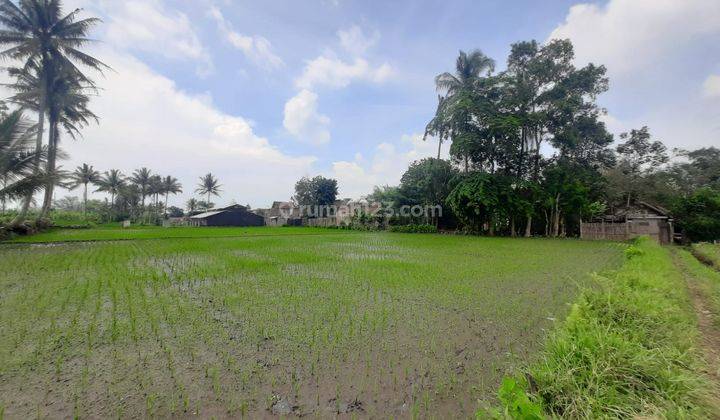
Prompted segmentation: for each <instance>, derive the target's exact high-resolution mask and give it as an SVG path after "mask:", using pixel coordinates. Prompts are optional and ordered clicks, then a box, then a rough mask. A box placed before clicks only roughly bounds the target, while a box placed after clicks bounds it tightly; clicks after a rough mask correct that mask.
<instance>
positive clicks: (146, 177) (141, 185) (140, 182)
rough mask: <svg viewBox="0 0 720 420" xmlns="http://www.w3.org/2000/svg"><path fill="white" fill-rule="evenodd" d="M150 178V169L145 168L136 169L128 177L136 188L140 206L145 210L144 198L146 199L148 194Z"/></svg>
mask: <svg viewBox="0 0 720 420" xmlns="http://www.w3.org/2000/svg"><path fill="white" fill-rule="evenodd" d="M152 177H153V175H152V173H151V172H150V169H148V168H145V167H143V168H140V169H136V170H135V171H133V173H132V175H131V176H130V182H132V183H133V184H135V185H136V186H137V187H138V191H139V192H140V196H141V197H142V199H141V200H142V203H141V204H142V207H143V208H145V197H147V196H148V194H149V193H150V186H151V183H152Z"/></svg>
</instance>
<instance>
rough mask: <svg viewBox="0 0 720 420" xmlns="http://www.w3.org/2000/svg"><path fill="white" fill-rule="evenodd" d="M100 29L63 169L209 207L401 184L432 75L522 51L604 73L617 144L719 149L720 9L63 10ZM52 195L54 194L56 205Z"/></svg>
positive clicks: (686, 3) (519, 5) (135, 0)
mask: <svg viewBox="0 0 720 420" xmlns="http://www.w3.org/2000/svg"><path fill="white" fill-rule="evenodd" d="M66 3H67V7H68V8H69V7H76V6H78V7H83V8H85V10H86V14H90V15H94V16H99V17H101V18H102V19H103V21H104V22H103V24H102V25H100V26H99V27H98V28H97V30H96V31H95V32H94V34H93V37H94V38H96V39H98V40H99V41H100V42H99V43H98V44H97V45H94V46H93V47H92V48H91V49H92V53H93V54H95V55H96V56H98V57H99V58H101V59H102V60H103V61H105V62H106V63H107V64H109V65H110V66H112V68H113V71H111V72H106V73H105V75H104V76H101V77H98V81H99V84H100V86H101V87H102V89H103V90H102V92H101V95H100V96H99V97H98V98H96V99H94V100H93V103H92V107H93V109H95V110H96V112H97V113H98V114H99V115H100V117H101V121H100V124H99V125H97V126H92V127H90V128H88V129H86V130H85V132H84V139H82V140H79V141H77V142H73V141H72V140H69V139H65V141H64V146H63V147H64V148H65V149H66V151H68V152H69V153H70V156H71V159H70V160H69V161H67V162H64V164H63V165H64V167H66V168H72V167H75V166H76V165H78V164H80V163H84V162H87V163H89V164H92V165H94V166H95V167H96V168H97V169H99V170H107V169H110V168H118V169H121V170H123V171H124V172H125V173H130V172H131V171H132V170H133V169H135V168H138V167H141V166H147V167H149V168H151V169H152V170H154V171H155V172H158V173H160V174H163V175H165V174H171V175H174V176H176V177H178V178H179V179H180V181H181V182H182V184H183V186H184V189H185V193H184V194H182V195H179V196H177V197H175V198H171V202H172V204H175V205H180V206H182V204H181V203H183V202H184V201H186V200H187V199H188V198H189V197H191V196H192V195H193V190H194V188H195V184H196V183H197V179H198V177H199V176H200V175H203V174H204V173H207V172H208V171H210V172H212V173H213V174H215V175H217V176H218V177H219V178H220V180H221V183H222V184H223V191H224V192H223V194H222V197H221V198H220V199H219V200H217V201H218V202H219V203H229V202H231V201H236V202H239V203H243V204H245V203H250V204H251V205H252V206H253V207H264V206H268V205H269V204H270V203H271V202H272V200H280V199H288V198H289V197H290V195H291V194H292V189H293V185H294V183H295V181H296V180H297V179H298V178H300V177H301V176H304V175H316V174H323V175H326V176H332V177H335V178H337V179H338V181H339V183H340V194H341V196H343V197H358V196H360V195H363V194H366V193H368V192H370V191H371V189H372V186H373V185H376V184H396V183H397V182H398V180H399V178H400V175H401V174H402V172H403V171H404V170H405V168H406V167H407V164H408V163H409V162H411V161H413V160H415V159H418V158H422V157H426V156H431V155H433V154H434V153H435V152H436V148H437V145H436V143H434V142H431V141H428V142H423V141H422V136H421V134H422V132H423V129H424V127H425V124H426V123H427V121H428V120H429V119H430V118H431V117H432V114H433V112H434V110H435V106H436V100H437V93H436V92H435V89H434V85H433V78H434V76H435V75H437V74H438V73H441V72H443V71H448V70H452V68H453V65H454V61H455V57H456V56H457V53H458V50H460V49H463V50H470V49H474V48H479V49H481V50H482V51H483V52H485V53H486V54H488V55H489V56H491V57H493V58H494V59H495V60H496V61H497V62H498V66H499V67H500V68H502V67H504V64H503V63H504V61H505V58H506V56H507V53H508V50H509V46H510V44H511V43H512V42H515V41H519V40H530V39H536V40H538V41H546V40H548V39H551V38H570V39H572V40H573V42H574V44H575V47H576V53H577V61H578V64H583V63H587V62H594V63H598V64H604V65H606V66H607V68H608V73H609V76H610V81H611V88H610V91H609V92H608V93H606V94H604V95H603V96H602V97H601V100H600V102H601V104H602V105H603V106H604V107H606V108H607V110H608V115H607V117H606V121H607V123H608V127H609V128H610V129H611V130H612V131H613V132H614V133H620V132H622V131H624V130H627V129H629V128H635V127H640V126H642V125H648V126H649V127H650V130H651V133H652V134H653V135H654V136H655V137H656V138H658V139H661V140H662V141H664V142H665V143H666V144H668V145H669V146H671V147H684V148H695V147H701V146H710V145H715V146H720V1H718V0H683V1H680V0H609V1H595V2H586V3H579V2H575V1H566V0H555V1H543V2H538V1H532V0H523V1H508V0H491V1H490V0H467V1H449V0H437V1H420V0H405V1H368V0H314V1H313V0H304V1H294V0H278V1H272V0H268V1H262V2H258V1H249V0H248V1H244V0H242V1H241V0H125V1H117V0H72V1H71V0H66ZM61 194H63V193H62V192H61Z"/></svg>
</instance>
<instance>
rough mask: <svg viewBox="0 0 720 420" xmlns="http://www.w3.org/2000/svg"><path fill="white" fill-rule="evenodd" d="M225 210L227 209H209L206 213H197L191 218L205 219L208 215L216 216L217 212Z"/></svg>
mask: <svg viewBox="0 0 720 420" xmlns="http://www.w3.org/2000/svg"><path fill="white" fill-rule="evenodd" d="M223 212H225V210H219V211H208V212H205V213H200V214H196V215H195V216H190V218H191V219H204V218H206V217H210V216H215V215H216V214H220V213H223Z"/></svg>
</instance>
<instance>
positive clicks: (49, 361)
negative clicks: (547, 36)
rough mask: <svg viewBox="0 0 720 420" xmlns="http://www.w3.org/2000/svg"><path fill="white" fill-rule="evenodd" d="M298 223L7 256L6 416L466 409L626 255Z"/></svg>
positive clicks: (23, 249)
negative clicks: (594, 275) (317, 230)
mask: <svg viewBox="0 0 720 420" xmlns="http://www.w3.org/2000/svg"><path fill="white" fill-rule="evenodd" d="M181 230H182V229H179V230H178V231H181ZM144 231H145V230H144V229H139V230H138V237H146V238H147V237H150V235H154V236H157V235H159V233H158V232H175V231H174V230H157V229H156V230H153V229H147V232H148V235H145V236H143V235H140V233H142V232H144ZM190 231H191V232H201V231H203V233H204V234H206V235H207V233H206V232H211V231H212V232H233V231H232V230H227V231H225V230H217V231H215V230H213V229H207V230H203V229H201V230H197V231H196V230H190ZM300 231H302V232H313V230H310V229H301V230H287V232H288V234H287V235H275V233H278V232H284V230H282V229H281V230H277V229H267V230H262V229H257V230H248V232H254V233H256V234H254V235H245V236H241V237H215V238H202V239H167V240H143V241H116V242H83V243H53V244H9V245H3V246H0V272H1V273H3V275H2V276H0V337H2V340H0V407H3V409H4V412H5V415H6V416H7V417H9V418H26V417H31V416H32V417H36V416H40V417H44V416H48V417H51V418H55V417H71V416H79V417H144V416H152V415H157V416H169V415H182V416H188V415H197V416H200V417H203V418H208V417H212V416H216V417H226V416H236V417H241V416H249V417H251V418H254V417H259V416H266V415H268V413H270V412H272V410H275V412H287V411H291V412H293V413H295V414H307V415H310V416H313V417H327V416H332V415H334V413H348V414H349V415H355V416H357V415H359V416H371V417H388V416H395V417H411V416H418V417H463V416H464V417H467V416H471V415H472V414H473V413H474V412H475V410H476V409H477V407H478V403H477V402H478V400H491V399H492V398H493V395H494V394H495V390H496V389H497V387H498V385H499V383H500V381H501V379H502V377H503V376H505V375H506V374H507V373H508V372H510V371H513V370H514V369H517V368H518V367H519V366H523V365H526V364H527V363H530V362H531V361H533V360H535V358H536V356H535V355H536V354H537V352H538V351H539V349H540V348H541V345H542V343H543V342H544V341H545V339H546V331H550V330H553V329H554V325H555V323H556V321H554V320H555V319H562V318H564V317H565V316H566V315H567V314H568V312H569V308H570V307H569V303H571V302H573V301H575V300H576V298H577V293H578V290H579V287H580V286H583V285H587V284H588V282H591V281H592V280H591V276H590V275H589V273H591V272H595V271H597V272H600V271H604V270H607V269H609V268H614V267H617V266H619V265H620V263H621V262H622V249H623V247H622V246H621V245H619V244H610V243H602V242H582V241H561V240H538V239H532V240H525V239H515V240H513V239H502V238H477V237H463V236H442V235H412V234H390V233H336V232H330V231H327V230H323V231H322V232H323V233H324V234H315V235H304V236H303V235H295V234H291V233H294V232H300ZM83 232H86V231H83ZM262 232H267V233H271V234H273V235H268V236H262V235H263V234H262ZM66 233H67V234H68V235H71V237H75V238H77V236H74V235H75V232H74V231H73V232H71V233H70V232H63V231H56V232H51V233H48V234H45V235H46V236H45V237H44V239H46V240H49V238H56V239H59V238H67V237H68V236H67V235H66ZM86 233H87V232H86ZM93 233H94V236H91V235H86V236H84V237H85V238H87V239H90V238H92V237H95V238H97V237H98V236H103V235H105V234H106V233H107V232H104V231H103V230H94V231H93ZM198 234H199V233H198ZM108 236H112V235H108ZM105 237H107V236H105ZM41 239H42V238H41ZM268 410H271V411H268Z"/></svg>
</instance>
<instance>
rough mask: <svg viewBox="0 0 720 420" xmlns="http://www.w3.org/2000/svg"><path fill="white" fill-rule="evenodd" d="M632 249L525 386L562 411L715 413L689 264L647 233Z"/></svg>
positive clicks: (590, 414) (586, 296)
mask: <svg viewBox="0 0 720 420" xmlns="http://www.w3.org/2000/svg"><path fill="white" fill-rule="evenodd" d="M628 251H629V252H626V255H627V256H628V260H627V261H626V262H625V264H624V265H623V267H622V268H621V269H619V270H618V271H616V272H613V273H607V274H606V275H604V276H598V277H597V278H598V284H599V286H600V287H598V288H591V289H589V290H587V291H586V292H584V293H583V295H582V297H581V299H580V301H579V303H578V304H577V305H575V306H574V307H573V310H572V312H571V314H570V315H569V316H568V318H567V320H566V321H565V323H564V325H563V326H562V327H561V328H559V329H558V330H557V331H556V332H555V333H553V335H552V336H551V337H550V339H549V340H548V343H547V345H546V347H545V350H544V351H543V356H542V359H541V361H539V362H538V363H535V364H533V365H531V367H530V368H529V369H528V370H527V371H526V374H527V378H530V379H528V380H524V381H523V382H525V386H526V387H527V389H529V391H530V393H531V394H532V395H533V396H534V397H535V399H536V401H538V402H540V404H541V405H542V407H543V409H544V410H545V412H546V413H549V414H551V415H555V416H560V417H569V418H607V417H611V418H617V417H620V418H708V417H712V415H711V414H710V413H709V412H708V410H710V408H709V407H708V406H706V403H705V401H707V400H706V394H705V392H706V389H707V388H706V383H705V379H704V378H703V375H702V373H701V370H702V369H701V365H702V363H701V362H700V360H701V357H700V355H699V354H698V352H697V351H696V349H695V347H694V346H695V343H696V342H697V341H696V340H697V334H698V330H697V324H696V322H697V321H696V317H695V313H694V310H693V308H692V305H691V303H690V301H689V298H688V294H687V288H686V285H685V280H684V277H683V272H682V271H680V269H679V268H678V267H677V266H676V265H675V264H673V261H672V259H671V258H670V255H669V252H670V251H669V250H668V249H667V248H661V247H660V246H658V245H657V244H655V243H652V242H651V241H650V240H648V239H641V240H640V241H639V242H638V243H637V244H636V245H635V246H634V247H633V248H632V251H630V250H628ZM714 414H715V415H717V413H714Z"/></svg>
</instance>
